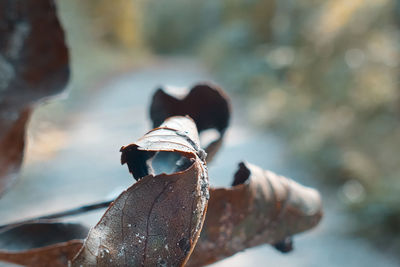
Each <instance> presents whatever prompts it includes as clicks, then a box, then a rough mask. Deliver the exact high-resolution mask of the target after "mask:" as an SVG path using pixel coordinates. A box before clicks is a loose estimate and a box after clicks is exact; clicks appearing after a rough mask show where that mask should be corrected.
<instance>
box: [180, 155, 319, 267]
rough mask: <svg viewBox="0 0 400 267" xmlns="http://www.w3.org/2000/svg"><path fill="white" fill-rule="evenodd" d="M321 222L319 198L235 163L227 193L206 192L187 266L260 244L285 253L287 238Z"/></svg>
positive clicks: (218, 190)
mask: <svg viewBox="0 0 400 267" xmlns="http://www.w3.org/2000/svg"><path fill="white" fill-rule="evenodd" d="M321 217H322V204H321V198H320V195H319V193H318V192H317V191H316V190H314V189H311V188H308V187H304V186H302V185H300V184H298V183H296V182H294V181H293V180H290V179H288V178H286V177H283V176H279V175H276V174H275V173H272V172H270V171H266V170H263V169H261V168H259V167H257V166H255V165H252V164H249V163H240V164H239V169H238V171H237V172H236V174H235V177H234V181H233V185H232V187H231V188H216V189H213V188H211V189H210V201H209V205H208V211H207V217H206V221H205V222H204V227H203V230H202V233H201V236H200V238H199V241H198V242H197V245H196V247H195V250H194V252H193V254H192V256H191V257H190V260H189V262H188V264H187V266H203V265H207V264H210V263H213V262H216V261H218V260H221V259H224V258H226V257H229V256H232V255H233V254H235V253H237V252H240V251H243V250H244V249H247V248H251V247H255V246H258V245H262V244H271V245H275V247H277V249H279V250H281V251H282V250H283V251H285V250H289V249H290V248H291V247H290V246H291V236H293V235H294V234H297V233H300V232H303V231H306V230H309V229H311V228H313V227H314V226H316V225H317V224H318V222H319V221H320V219H321Z"/></svg>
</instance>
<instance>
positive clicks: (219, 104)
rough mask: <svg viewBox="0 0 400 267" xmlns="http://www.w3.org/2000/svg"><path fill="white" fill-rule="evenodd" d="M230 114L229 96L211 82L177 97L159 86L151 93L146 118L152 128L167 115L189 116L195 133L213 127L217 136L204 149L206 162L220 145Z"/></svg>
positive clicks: (199, 85)
mask: <svg viewBox="0 0 400 267" xmlns="http://www.w3.org/2000/svg"><path fill="white" fill-rule="evenodd" d="M230 113H231V109H230V101H229V98H228V97H227V95H226V94H225V92H223V90H222V89H221V88H219V87H218V86H215V85H211V84H198V85H196V86H194V87H193V88H192V89H191V90H190V92H189V93H187V94H186V96H185V97H183V98H180V99H179V98H176V97H174V96H171V95H169V94H167V93H166V92H165V91H164V90H163V89H162V88H160V89H158V90H157V91H156V92H155V93H154V96H153V99H152V102H151V106H150V118H151V120H152V121H153V126H154V127H157V126H159V125H160V124H161V123H162V122H163V121H164V120H165V119H166V118H168V117H170V116H176V115H182V116H184V115H189V116H190V117H191V118H192V119H193V120H194V121H195V122H196V126H197V129H198V130H199V133H201V132H203V131H204V130H207V129H216V130H217V131H218V132H219V137H218V138H217V139H216V140H214V141H212V142H211V143H210V144H209V145H207V147H206V149H205V151H206V152H207V161H208V162H210V161H211V160H212V158H213V157H214V155H215V154H216V153H217V151H218V149H219V148H220V147H221V145H222V140H223V136H224V134H225V131H226V129H227V127H228V125H229V120H230Z"/></svg>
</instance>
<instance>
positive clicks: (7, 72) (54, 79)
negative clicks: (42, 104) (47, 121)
mask: <svg viewBox="0 0 400 267" xmlns="http://www.w3.org/2000/svg"><path fill="white" fill-rule="evenodd" d="M68 78H69V65H68V49H67V47H66V45H65V42H64V32H63V30H62V28H61V26H60V23H59V21H58V19H57V14H56V10H55V6H54V2H53V0H41V1H36V0H2V1H0V194H1V193H2V192H4V191H5V190H6V188H8V187H9V186H10V184H12V182H13V178H14V177H15V176H16V171H17V170H18V169H19V166H20V165H21V160H22V156H23V148H24V136H25V134H24V132H25V123H26V122H27V121H28V119H29V114H30V112H29V110H30V109H31V106H32V105H34V103H36V102H37V101H38V100H40V99H42V98H45V97H49V96H51V95H54V94H56V93H59V92H60V91H61V90H62V89H63V88H64V86H65V84H66V83H67V81H68Z"/></svg>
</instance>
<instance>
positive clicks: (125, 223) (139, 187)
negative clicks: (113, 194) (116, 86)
mask: <svg viewBox="0 0 400 267" xmlns="http://www.w3.org/2000/svg"><path fill="white" fill-rule="evenodd" d="M121 151H122V157H121V158H122V163H127V164H128V167H129V170H130V172H131V173H132V174H133V176H134V177H135V178H136V179H140V180H139V181H138V182H137V183H136V184H134V185H133V186H132V187H130V188H129V189H127V190H126V191H125V192H123V193H122V194H121V195H120V196H119V197H118V198H117V199H116V200H115V201H114V203H113V204H112V205H110V207H109V209H108V210H107V211H106V213H105V214H104V216H103V217H102V218H101V220H100V222H99V223H98V224H97V225H96V226H95V227H94V228H93V229H92V230H91V231H90V233H89V236H88V238H87V239H86V241H85V244H84V247H83V249H82V250H81V251H80V252H79V254H78V255H77V257H76V258H75V259H74V260H73V262H72V266H80V265H82V266H183V265H184V264H185V262H186V261H187V259H188V258H189V256H190V254H191V252H192V250H193V248H194V246H195V244H196V242H197V239H198V236H199V233H200V231H201V228H202V225H203V221H204V216H205V212H206V208H207V201H208V176H207V168H206V166H205V163H204V161H203V160H202V157H200V156H201V155H202V152H201V150H200V148H199V145H198V136H197V130H196V126H195V124H194V122H193V121H192V120H191V119H190V118H188V117H171V118H169V119H168V120H166V121H165V122H164V123H163V124H162V125H161V126H160V127H159V128H156V129H154V130H152V131H150V132H148V133H147V134H146V135H145V136H144V137H142V138H141V139H139V140H138V141H137V142H136V143H134V144H131V145H129V146H126V147H122V148H121ZM162 151H164V152H176V153H179V154H180V155H182V156H183V159H181V160H180V162H183V164H180V165H179V164H178V168H177V170H176V171H175V172H174V173H172V174H164V173H163V174H160V175H156V176H154V175H153V174H149V173H150V172H151V170H149V167H150V164H149V160H150V159H151V158H152V157H154V156H155V154H156V153H157V152H162ZM143 175H145V176H144V177H143Z"/></svg>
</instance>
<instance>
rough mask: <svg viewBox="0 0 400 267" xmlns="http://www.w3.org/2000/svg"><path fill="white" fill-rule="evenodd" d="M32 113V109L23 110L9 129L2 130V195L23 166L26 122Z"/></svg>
mask: <svg viewBox="0 0 400 267" xmlns="http://www.w3.org/2000/svg"><path fill="white" fill-rule="evenodd" d="M30 114H31V110H30V109H26V110H25V111H22V112H21V113H20V114H18V119H17V120H16V121H14V124H13V125H11V127H10V128H9V129H8V130H7V131H6V130H4V131H1V130H0V131H1V132H3V135H2V138H0V195H1V194H2V193H3V192H4V191H6V190H7V189H8V188H9V187H10V186H11V185H12V183H13V181H14V180H15V178H16V176H17V174H18V170H19V168H20V167H21V163H22V158H23V151H24V146H25V130H26V124H27V121H28V120H29V117H30ZM0 120H1V119H0ZM0 127H1V122H0Z"/></svg>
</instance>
